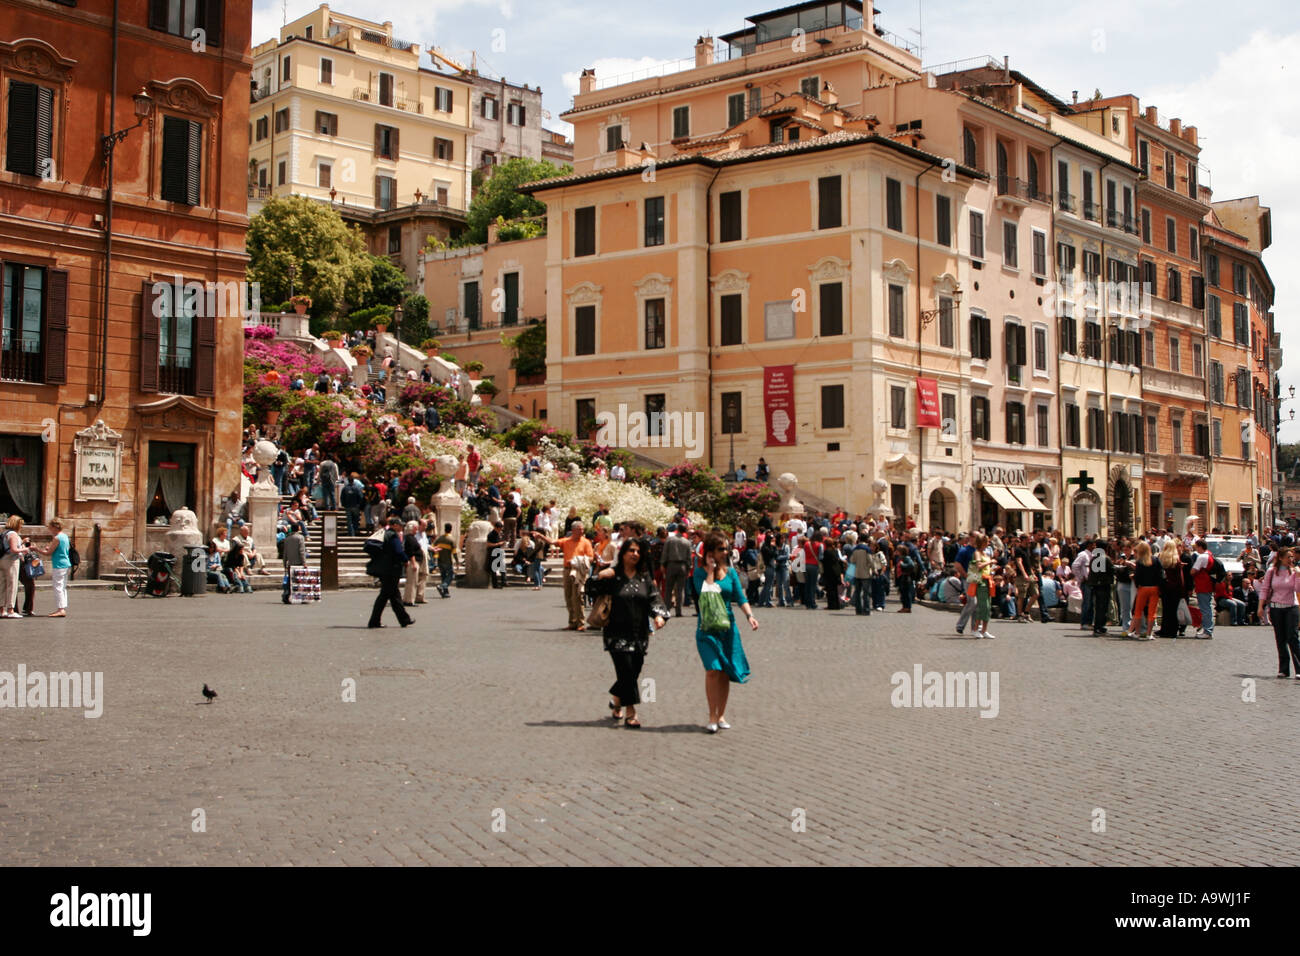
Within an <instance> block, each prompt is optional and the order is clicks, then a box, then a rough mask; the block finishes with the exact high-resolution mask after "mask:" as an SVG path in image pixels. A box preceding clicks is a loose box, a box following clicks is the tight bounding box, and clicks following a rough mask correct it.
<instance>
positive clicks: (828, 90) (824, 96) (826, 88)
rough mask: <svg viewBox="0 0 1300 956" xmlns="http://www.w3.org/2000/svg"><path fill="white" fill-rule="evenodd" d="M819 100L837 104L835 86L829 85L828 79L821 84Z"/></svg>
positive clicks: (838, 96) (832, 104) (837, 96)
mask: <svg viewBox="0 0 1300 956" xmlns="http://www.w3.org/2000/svg"><path fill="white" fill-rule="evenodd" d="M821 101H822V102H823V103H829V104H830V105H831V106H838V105H839V102H840V95H839V94H838V93H836V92H835V87H833V86H831V84H830V82H829V81H828V82H826V83H823V84H822V92H821Z"/></svg>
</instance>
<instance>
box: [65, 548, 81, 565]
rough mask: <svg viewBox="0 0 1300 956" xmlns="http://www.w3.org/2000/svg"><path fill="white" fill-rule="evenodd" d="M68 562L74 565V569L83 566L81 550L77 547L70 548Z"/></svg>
mask: <svg viewBox="0 0 1300 956" xmlns="http://www.w3.org/2000/svg"><path fill="white" fill-rule="evenodd" d="M68 563H69V564H71V565H72V570H74V571H75V570H77V568H79V567H81V552H80V551H78V550H77V549H76V548H71V547H70V548H68Z"/></svg>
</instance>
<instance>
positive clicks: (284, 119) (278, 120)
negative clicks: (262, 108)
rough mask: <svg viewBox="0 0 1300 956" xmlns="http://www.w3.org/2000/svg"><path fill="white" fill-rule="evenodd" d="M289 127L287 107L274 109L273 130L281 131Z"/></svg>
mask: <svg viewBox="0 0 1300 956" xmlns="http://www.w3.org/2000/svg"><path fill="white" fill-rule="evenodd" d="M288 128H289V108H288V107H287V106H286V107H285V108H284V109H282V110H276V111H275V131H276V132H277V133H283V132H284V131H285V130H287V129H288Z"/></svg>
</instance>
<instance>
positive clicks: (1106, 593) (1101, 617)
mask: <svg viewBox="0 0 1300 956" xmlns="http://www.w3.org/2000/svg"><path fill="white" fill-rule="evenodd" d="M1088 591H1089V593H1091V594H1092V629H1093V630H1094V631H1104V630H1106V619H1107V618H1108V617H1109V616H1110V586H1109V585H1107V586H1105V587H1100V588H1089V589H1088Z"/></svg>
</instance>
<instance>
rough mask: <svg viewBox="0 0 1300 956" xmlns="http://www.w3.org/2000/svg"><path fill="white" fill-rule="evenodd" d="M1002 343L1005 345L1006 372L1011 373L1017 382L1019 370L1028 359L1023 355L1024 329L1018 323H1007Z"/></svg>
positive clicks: (1024, 351)
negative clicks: (1007, 367)
mask: <svg viewBox="0 0 1300 956" xmlns="http://www.w3.org/2000/svg"><path fill="white" fill-rule="evenodd" d="M1003 341H1004V342H1005V343H1006V352H1007V365H1008V366H1009V367H1010V368H1009V369H1008V371H1013V372H1014V374H1015V380H1016V381H1019V379H1020V369H1021V368H1023V367H1024V365H1025V362H1026V360H1027V358H1028V356H1027V355H1026V354H1025V353H1026V349H1025V327H1024V326H1023V325H1020V324H1019V323H1018V322H1008V323H1007V324H1006V325H1005V326H1004V327H1003Z"/></svg>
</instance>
